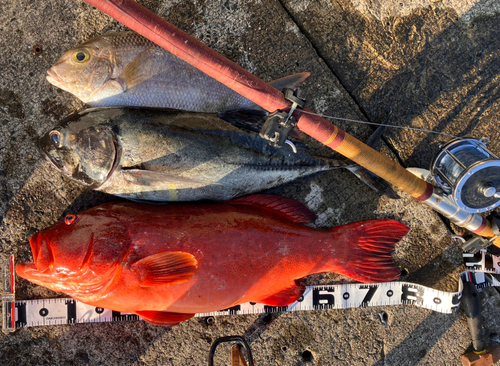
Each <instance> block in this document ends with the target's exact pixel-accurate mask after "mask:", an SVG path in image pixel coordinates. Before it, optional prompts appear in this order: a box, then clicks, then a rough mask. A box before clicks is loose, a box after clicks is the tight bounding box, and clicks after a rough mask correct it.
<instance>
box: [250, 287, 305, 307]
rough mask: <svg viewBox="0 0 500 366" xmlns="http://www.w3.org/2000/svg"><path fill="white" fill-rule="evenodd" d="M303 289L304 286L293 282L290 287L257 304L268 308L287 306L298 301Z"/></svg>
mask: <svg viewBox="0 0 500 366" xmlns="http://www.w3.org/2000/svg"><path fill="white" fill-rule="evenodd" d="M305 289H306V288H305V287H304V286H299V285H297V284H296V283H295V282H294V283H293V285H291V286H290V287H288V288H286V289H284V290H281V291H280V292H278V293H276V294H274V295H272V296H269V297H266V298H265V299H260V300H258V301H257V302H259V303H261V304H265V305H270V306H287V305H290V304H291V303H292V302H295V301H297V300H298V299H300V297H301V296H302V295H303V294H304V291H305Z"/></svg>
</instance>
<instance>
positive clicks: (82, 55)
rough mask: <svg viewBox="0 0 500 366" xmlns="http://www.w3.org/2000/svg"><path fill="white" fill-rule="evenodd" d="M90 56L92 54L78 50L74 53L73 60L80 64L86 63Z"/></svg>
mask: <svg viewBox="0 0 500 366" xmlns="http://www.w3.org/2000/svg"><path fill="white" fill-rule="evenodd" d="M89 58H90V55H89V54H88V53H87V52H84V51H78V52H76V53H74V54H73V60H75V61H76V62H78V63H79V64H81V63H84V62H85V61H87V60H88V59H89Z"/></svg>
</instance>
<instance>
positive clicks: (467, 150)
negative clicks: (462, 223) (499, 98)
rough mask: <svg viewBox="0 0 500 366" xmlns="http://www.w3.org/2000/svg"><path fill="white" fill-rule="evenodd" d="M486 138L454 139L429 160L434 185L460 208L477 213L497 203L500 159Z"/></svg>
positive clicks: (495, 205)
mask: <svg viewBox="0 0 500 366" xmlns="http://www.w3.org/2000/svg"><path fill="white" fill-rule="evenodd" d="M487 141H488V140H487V139H483V140H481V141H478V140H474V139H463V140H461V139H455V140H452V141H450V142H448V143H447V144H446V145H444V146H442V147H441V150H440V151H439V153H438V154H437V155H436V157H435V158H434V159H433V161H432V163H431V175H432V177H433V178H434V180H435V181H436V183H437V185H439V187H441V188H442V189H443V191H444V192H445V193H446V194H447V195H449V196H451V197H452V198H453V200H454V201H455V203H456V204H457V205H458V207H460V208H461V209H462V210H464V211H466V212H470V213H480V212H485V211H490V210H493V209H494V208H495V207H497V206H499V205H500V160H499V159H498V157H497V156H496V155H494V154H493V153H492V152H491V151H489V150H488V149H487V148H486V145H485V143H486V142H487Z"/></svg>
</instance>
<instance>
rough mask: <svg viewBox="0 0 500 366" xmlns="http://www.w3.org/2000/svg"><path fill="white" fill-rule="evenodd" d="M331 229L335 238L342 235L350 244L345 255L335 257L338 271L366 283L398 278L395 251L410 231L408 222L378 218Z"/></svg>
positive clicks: (398, 272) (398, 271) (336, 270)
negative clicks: (405, 223) (393, 255)
mask: <svg viewBox="0 0 500 366" xmlns="http://www.w3.org/2000/svg"><path fill="white" fill-rule="evenodd" d="M330 230H331V232H332V234H334V237H336V238H338V236H339V234H340V235H342V236H344V237H345V238H346V240H345V241H346V242H347V243H349V244H348V247H346V248H345V256H343V258H336V259H335V260H336V264H335V269H334V271H335V272H337V273H341V274H344V275H346V276H349V277H351V278H353V279H355V280H356V281H360V282H365V283H368V282H387V281H392V280H394V279H396V278H398V277H399V275H400V270H399V268H398V267H397V266H396V265H395V264H394V261H393V259H392V251H393V250H394V246H395V245H396V243H398V242H399V241H400V240H401V239H402V238H403V237H404V236H405V235H406V234H407V233H408V230H409V228H408V227H407V226H406V225H404V224H402V223H400V222H398V221H395V220H390V219H379V220H368V221H362V222H358V223H354V224H348V225H342V226H338V227H335V228H332V229H330ZM334 240H336V239H334ZM339 259H340V261H339ZM339 262H340V263H339Z"/></svg>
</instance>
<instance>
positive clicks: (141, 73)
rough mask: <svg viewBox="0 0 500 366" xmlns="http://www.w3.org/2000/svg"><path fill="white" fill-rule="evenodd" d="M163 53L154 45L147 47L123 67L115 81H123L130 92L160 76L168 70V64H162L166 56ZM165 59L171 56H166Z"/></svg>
mask: <svg viewBox="0 0 500 366" xmlns="http://www.w3.org/2000/svg"><path fill="white" fill-rule="evenodd" d="M165 52H166V51H163V50H162V49H160V48H158V46H156V45H155V46H151V47H149V48H148V49H146V50H144V51H142V52H141V53H140V54H139V55H137V57H136V58H134V60H133V61H132V62H130V63H129V64H128V65H127V66H125V68H124V69H123V70H122V72H121V74H120V75H119V76H118V78H117V79H119V80H122V81H124V82H125V83H126V85H127V89H128V90H130V89H132V88H133V87H135V86H137V85H139V84H142V83H143V82H145V81H146V80H149V79H151V78H153V77H155V76H156V75H158V74H161V73H162V72H163V71H165V70H166V69H167V68H168V62H162V59H163V56H164V55H165V56H166V54H165ZM167 57H172V56H170V55H168V56H167Z"/></svg>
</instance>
